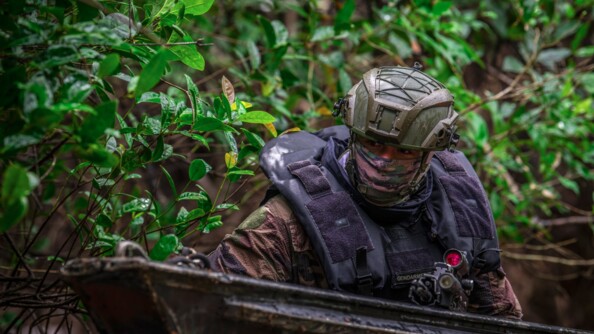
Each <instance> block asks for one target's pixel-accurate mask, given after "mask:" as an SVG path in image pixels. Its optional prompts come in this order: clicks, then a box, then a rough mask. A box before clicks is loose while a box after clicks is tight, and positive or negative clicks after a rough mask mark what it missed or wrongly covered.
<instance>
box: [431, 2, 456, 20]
mask: <svg viewBox="0 0 594 334" xmlns="http://www.w3.org/2000/svg"><path fill="white" fill-rule="evenodd" d="M450 7H452V2H451V1H438V2H437V3H436V4H435V5H434V6H433V9H432V10H431V13H432V14H433V16H436V17H439V16H441V15H443V13H445V12H447V11H448V10H449V9H450Z"/></svg>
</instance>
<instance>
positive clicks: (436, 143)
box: [335, 64, 458, 151]
mask: <svg viewBox="0 0 594 334" xmlns="http://www.w3.org/2000/svg"><path fill="white" fill-rule="evenodd" d="M453 104H454V98H453V96H452V94H450V92H449V90H448V89H447V88H445V87H444V85H442V84H441V83H440V82H438V81H437V80H435V79H434V78H432V77H430V76H428V75H427V74H425V73H423V72H422V71H421V70H420V66H418V65H417V64H415V67H400V66H387V67H380V68H374V69H372V70H370V71H368V72H367V73H365V74H364V75H363V80H361V81H359V82H358V83H357V84H356V85H355V86H353V88H351V89H350V90H349V92H348V93H347V96H346V97H345V98H344V99H343V100H342V101H339V102H338V103H337V105H336V106H335V108H336V109H337V110H336V113H341V114H342V116H343V119H344V123H345V124H346V125H347V126H348V127H349V128H350V129H351V131H352V132H353V133H354V134H356V135H359V136H363V137H367V138H369V139H372V140H374V141H378V142H380V143H382V144H387V145H393V146H397V147H402V148H406V149H413V150H423V151H438V150H444V149H446V148H450V149H451V148H453V147H454V146H455V145H456V144H457V142H458V136H457V134H456V133H455V131H456V125H455V123H456V120H457V119H458V113H457V112H455V111H454V109H453Z"/></svg>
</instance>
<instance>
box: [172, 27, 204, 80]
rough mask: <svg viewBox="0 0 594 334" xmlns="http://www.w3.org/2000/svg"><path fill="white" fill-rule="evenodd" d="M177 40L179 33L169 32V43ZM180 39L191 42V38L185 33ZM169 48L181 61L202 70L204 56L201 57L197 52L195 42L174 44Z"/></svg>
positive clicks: (178, 39)
mask: <svg viewBox="0 0 594 334" xmlns="http://www.w3.org/2000/svg"><path fill="white" fill-rule="evenodd" d="M179 41H180V38H179V35H177V34H171V38H170V39H169V43H175V42H179ZM181 41H183V42H193V40H192V38H190V36H187V35H186V36H184V37H183V38H182V39H181ZM169 50H170V51H171V52H172V53H173V54H175V55H176V56H177V57H178V58H179V59H180V60H181V61H182V63H184V64H186V65H188V66H189V67H191V68H193V69H195V70H198V71H202V70H204V57H202V55H201V54H200V52H198V49H196V44H187V45H174V46H172V47H170V48H169Z"/></svg>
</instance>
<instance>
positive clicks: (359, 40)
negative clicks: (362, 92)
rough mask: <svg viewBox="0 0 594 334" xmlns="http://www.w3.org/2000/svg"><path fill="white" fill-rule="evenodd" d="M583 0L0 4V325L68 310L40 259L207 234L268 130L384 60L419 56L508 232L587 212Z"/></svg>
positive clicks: (32, 0)
mask: <svg viewBox="0 0 594 334" xmlns="http://www.w3.org/2000/svg"><path fill="white" fill-rule="evenodd" d="M593 5H594V2H593V1H591V0H581V1H574V2H569V1H552V0H542V1H519V0H509V1H504V2H473V1H457V2H450V1H429V0H426V1H423V0H418V1H385V2H382V1H376V2H355V1H354V0H347V1H335V2H331V1H321V0H320V1H315V0H310V1H277V0H269V1H250V0H245V1H230V0H228V1H224V0H220V1H217V2H214V0H160V1H140V0H135V1H123V2H116V1H109V0H105V1H98V0H81V1H67V0H55V1H49V0H48V1H45V0H28V1H8V3H6V4H5V5H4V6H3V7H2V8H0V11H2V16H3V17H4V18H5V19H4V20H2V21H1V22H0V40H1V42H2V43H1V45H2V46H1V47H0V48H1V51H0V53H1V57H0V77H1V78H0V85H1V90H0V91H1V92H2V93H3V96H2V99H0V108H2V113H1V114H0V120H1V121H0V143H1V144H0V178H1V179H0V180H1V181H0V182H1V188H2V191H1V196H0V234H1V238H2V239H3V241H2V243H1V244H0V281H2V283H3V284H4V285H5V287H4V288H3V290H2V292H0V308H2V309H3V311H4V310H8V311H7V312H3V315H2V317H1V318H0V328H25V327H23V326H44V325H45V322H44V321H46V320H47V319H50V318H52V317H58V316H60V317H64V314H69V313H72V312H74V313H78V312H82V311H81V308H80V306H79V305H78V304H77V297H76V296H75V295H73V294H72V293H70V292H68V290H67V288H66V287H64V286H63V285H62V284H61V283H60V282H59V279H57V278H56V277H55V275H54V273H53V270H55V269H56V268H58V267H59V265H60V263H62V262H63V261H66V260H68V259H70V258H73V257H77V256H105V255H111V254H113V251H114V247H115V245H116V244H117V242H119V241H120V240H123V239H130V240H135V241H138V242H139V243H141V244H142V245H144V246H145V247H146V248H147V251H149V253H150V256H151V258H153V259H155V260H163V259H165V258H167V257H168V256H169V255H170V254H171V253H173V252H176V251H178V250H179V249H180V248H181V247H182V245H184V241H185V240H188V239H187V238H189V237H192V238H196V236H197V235H200V238H208V236H204V235H203V234H204V233H208V232H209V231H211V230H213V229H215V228H217V227H219V226H221V225H222V224H223V221H224V220H225V215H226V214H227V212H229V211H233V210H239V209H242V208H243V207H242V203H240V202H238V200H237V199H233V200H232V197H233V195H234V194H235V192H236V191H237V189H239V188H241V186H244V187H245V185H246V184H248V183H249V182H252V183H251V184H252V185H253V186H254V187H255V185H257V184H259V183H261V181H260V180H261V179H262V178H258V175H259V172H258V171H257V154H258V152H259V150H260V149H261V147H262V146H263V145H264V143H265V141H266V140H267V139H269V138H271V137H273V136H276V135H277V129H278V132H282V131H291V130H292V129H293V128H294V127H298V128H301V129H306V130H313V129H316V128H319V127H321V126H324V125H327V124H332V123H333V122H334V120H332V118H331V116H330V109H331V108H332V104H333V101H335V100H336V99H337V98H338V97H340V96H342V95H344V94H345V93H346V91H347V90H348V89H349V88H350V87H351V85H352V84H353V83H354V82H356V80H358V78H359V77H360V76H361V74H362V73H364V72H365V71H366V70H368V69H369V68H371V67H374V66H379V65H394V64H398V65H409V66H410V65H411V64H412V63H413V62H414V61H419V62H421V63H422V64H423V65H424V68H425V70H426V71H427V72H428V73H429V74H431V75H432V76H434V77H436V78H437V79H438V80H440V81H442V82H443V83H444V84H446V86H448V88H449V89H450V90H451V91H452V93H453V94H454V96H455V97H456V108H457V110H458V111H459V112H460V113H461V115H462V119H461V134H462V138H463V139H464V142H463V144H462V145H461V147H460V148H461V149H462V150H463V151H465V153H466V154H467V155H468V156H469V158H470V159H471V161H472V162H473V164H474V165H475V166H476V169H477V172H478V173H479V175H480V176H481V178H482V180H483V181H484V185H485V187H486V188H487V191H488V193H489V196H490V201H491V205H492V208H493V211H494V215H495V218H496V221H497V224H498V228H499V229H500V232H501V236H502V237H503V238H504V239H510V240H523V239H524V238H529V237H531V236H532V235H533V234H535V233H544V234H545V235H546V231H547V230H546V228H547V226H549V225H551V224H555V222H556V221H559V220H555V218H559V217H564V219H570V220H573V221H578V222H586V223H589V224H590V226H593V225H592V198H591V197H592V196H591V195H590V193H588V191H590V192H591V191H592V187H591V182H590V181H591V180H592V179H593V177H594V174H592V173H591V169H592V165H593V164H594V145H593V144H592V142H593V141H592V139H593V138H592V133H594V113H592V112H591V108H592V105H593V98H594V74H593V73H592V69H594V62H593V61H592V56H593V55H594V46H592V44H593V40H592V36H593V34H592V31H593V30H594V29H593V27H592V21H594V17H593V13H592V12H591V11H590V9H591V7H592V6H593ZM223 74H224V75H225V76H223ZM227 78H229V79H227ZM199 88H200V90H201V92H199ZM254 175H256V176H255V177H254ZM583 181H587V182H583ZM56 282H57V283H56ZM35 308H46V309H48V310H50V311H49V312H46V313H44V315H43V316H41V315H40V316H37V317H32V316H31V315H32V314H37V313H35V312H34V311H31V310H33V309H35ZM57 309H60V310H62V311H63V312H56V310H57ZM25 319H33V320H29V321H28V322H24V321H25ZM69 321H71V320H68V321H65V323H68V322H69ZM82 323H84V321H83V322H82ZM64 326H66V325H64Z"/></svg>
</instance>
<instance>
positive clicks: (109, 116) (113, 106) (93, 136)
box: [79, 100, 118, 143]
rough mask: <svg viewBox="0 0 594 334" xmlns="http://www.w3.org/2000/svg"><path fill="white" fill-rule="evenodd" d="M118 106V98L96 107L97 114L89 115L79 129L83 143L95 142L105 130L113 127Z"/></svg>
mask: <svg viewBox="0 0 594 334" xmlns="http://www.w3.org/2000/svg"><path fill="white" fill-rule="evenodd" d="M117 106H118V104H117V100H112V101H107V102H104V103H102V104H100V105H98V106H96V107H95V112H96V114H94V115H87V117H86V118H85V120H84V121H83V123H82V125H81V127H80V130H79V136H80V139H81V141H82V142H83V143H95V142H96V141H97V139H98V138H99V137H101V136H102V135H103V134H105V130H107V129H111V128H113V126H114V123H115V114H116V110H117Z"/></svg>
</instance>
